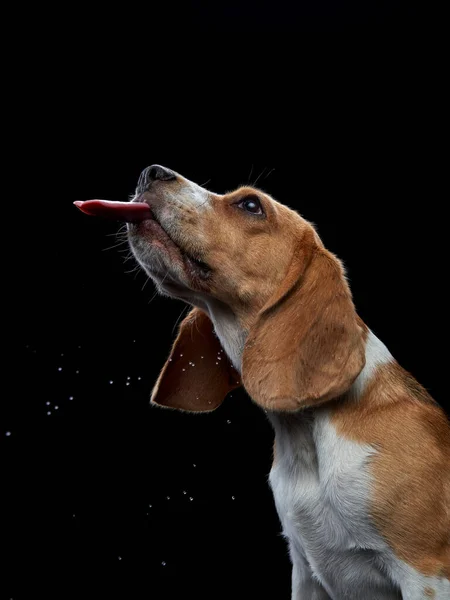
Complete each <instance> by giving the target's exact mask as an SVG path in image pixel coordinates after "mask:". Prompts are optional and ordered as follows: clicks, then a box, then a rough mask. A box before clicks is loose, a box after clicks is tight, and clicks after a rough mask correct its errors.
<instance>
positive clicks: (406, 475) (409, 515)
mask: <svg viewBox="0 0 450 600" xmlns="http://www.w3.org/2000/svg"><path fill="white" fill-rule="evenodd" d="M332 422H333V423H334V425H335V427H336V429H337V432H338V434H339V435H342V436H344V437H346V438H348V439H351V440H353V441H356V442H359V443H363V444H371V445H372V446H374V447H375V448H376V449H378V450H379V452H378V453H377V454H376V455H375V456H374V457H373V459H372V462H371V470H372V473H373V480H374V490H373V496H372V502H371V509H370V512H371V516H372V518H373V521H374V523H375V524H376V526H377V528H378V530H379V531H380V532H381V533H382V535H383V537H384V538H385V539H386V541H387V542H388V543H389V544H390V546H391V547H392V548H393V549H394V551H395V553H396V555H397V556H398V557H399V558H401V559H402V560H404V561H406V562H407V563H409V564H410V565H412V566H413V567H415V568H416V569H417V570H419V571H420V572H422V573H424V574H425V575H435V576H444V577H449V576H450V513H449V507H450V429H449V424H448V421H447V419H446V417H445V414H444V413H443V411H442V410H441V409H440V408H439V406H438V405H437V404H435V402H434V401H433V400H432V398H431V397H430V396H429V395H428V393H427V392H426V391H425V390H424V388H423V387H422V386H420V384H418V383H417V381H416V380H415V379H414V378H413V377H412V376H411V375H410V374H409V373H407V372H406V371H405V370H404V369H403V368H402V367H400V365H398V364H397V363H395V362H393V363H391V364H388V365H383V366H382V367H380V368H378V369H377V371H376V373H375V375H374V377H373V378H372V380H371V382H370V383H369V385H368V387H367V388H366V390H365V392H364V393H363V394H362V396H361V397H359V398H357V399H351V398H348V399H346V400H342V399H341V400H338V401H336V402H335V403H334V407H333V417H332Z"/></svg>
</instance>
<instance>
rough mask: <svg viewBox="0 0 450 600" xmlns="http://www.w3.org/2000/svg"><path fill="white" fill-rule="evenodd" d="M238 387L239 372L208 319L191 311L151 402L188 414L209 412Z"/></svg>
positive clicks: (197, 311) (197, 312) (198, 310)
mask: <svg viewBox="0 0 450 600" xmlns="http://www.w3.org/2000/svg"><path fill="white" fill-rule="evenodd" d="M240 385H241V377H240V375H239V372H238V371H236V369H235V368H234V367H233V366H232V364H231V362H230V361H229V359H228V357H227V355H226V354H225V352H224V351H223V349H222V346H221V344H220V342H219V339H218V338H217V336H216V335H215V333H214V328H213V324H212V322H211V320H210V318H209V317H208V315H207V314H206V313H205V312H203V311H202V310H200V309H199V308H194V309H193V310H191V311H190V313H189V314H188V315H187V316H186V317H185V318H184V320H183V321H182V322H181V324H180V327H179V332H178V336H177V338H176V340H175V342H174V344H173V346H172V350H171V353H170V356H169V358H168V359H167V361H166V363H165V365H164V367H163V369H162V371H161V373H160V375H159V377H158V380H157V381H156V383H155V386H154V388H153V391H152V396H151V402H152V403H153V404H158V405H160V406H164V407H166V408H178V409H180V410H185V411H189V412H204V411H211V410H214V409H215V408H217V407H218V406H219V405H220V404H221V403H222V402H223V400H224V398H225V396H226V395H227V394H228V393H229V392H230V391H231V390H233V389H235V388H237V387H239V386H240Z"/></svg>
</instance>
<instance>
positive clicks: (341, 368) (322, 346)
mask: <svg viewBox="0 0 450 600" xmlns="http://www.w3.org/2000/svg"><path fill="white" fill-rule="evenodd" d="M364 356H365V353H364V331H363V329H362V328H361V327H360V326H359V325H358V322H357V318H356V313H355V310H354V307H353V302H352V299H351V294H350V291H349V289H348V286H347V283H346V281H345V279H344V276H343V272H342V267H341V265H340V263H339V261H338V260H337V259H336V258H335V257H334V256H333V255H332V254H331V253H330V252H328V251H327V250H325V249H324V248H323V246H321V245H319V244H317V242H316V239H315V236H314V235H313V234H312V232H310V231H306V232H305V233H304V234H303V237H302V239H301V240H299V243H298V245H297V251H296V252H295V253H294V256H293V260H292V263H291V265H290V267H289V270H288V273H287V276H286V277H285V279H284V281H283V283H282V285H281V286H280V287H279V288H278V289H277V290H276V292H275V294H274V295H273V296H272V297H271V298H270V299H269V302H268V303H267V304H266V305H265V306H264V307H263V309H262V310H261V311H260V313H259V314H258V318H257V320H256V322H255V324H254V325H253V328H252V329H251V330H250V334H249V336H248V339H247V343H246V346H245V350H244V355H243V361H242V374H243V381H244V386H245V388H246V390H247V391H248V393H249V394H250V395H251V397H252V398H253V399H254V400H255V401H256V402H257V403H258V404H260V405H262V406H263V407H265V408H268V409H270V410H282V411H293V410H298V409H299V408H304V407H309V406H313V405H318V404H322V403H323V402H326V401H327V400H330V398H335V397H336V396H339V395H340V394H342V393H343V392H345V391H346V390H348V388H349V387H350V386H351V384H352V383H353V381H354V380H355V378H356V377H357V375H358V374H359V373H360V371H361V369H362V368H363V366H364V362H365V358H364Z"/></svg>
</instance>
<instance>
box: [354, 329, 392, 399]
mask: <svg viewBox="0 0 450 600" xmlns="http://www.w3.org/2000/svg"><path fill="white" fill-rule="evenodd" d="M393 360H394V357H393V356H392V354H391V353H390V352H389V350H388V349H387V348H386V346H385V345H384V344H383V342H382V341H381V340H379V339H378V338H377V336H376V335H375V334H374V333H373V332H372V331H370V330H369V334H368V336H367V341H366V364H365V365H364V368H363V370H362V371H361V373H360V374H359V375H358V377H357V378H356V379H355V381H354V383H353V385H352V387H351V388H350V390H349V393H350V394H351V395H352V396H353V397H359V396H360V395H361V394H362V393H363V392H364V389H365V387H366V385H367V384H368V382H369V381H370V380H371V379H372V377H373V374H374V373H375V371H376V369H377V368H378V367H379V366H380V365H384V364H386V363H389V362H392V361H393Z"/></svg>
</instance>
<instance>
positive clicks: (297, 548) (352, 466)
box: [269, 410, 384, 597]
mask: <svg viewBox="0 0 450 600" xmlns="http://www.w3.org/2000/svg"><path fill="white" fill-rule="evenodd" d="M269 418H270V420H271V421H272V424H273V425H274V428H275V436H276V437H275V440H276V442H275V460H274V464H273V467H272V470H271V473H270V477H269V481H270V485H271V487H272V490H273V494H274V499H275V505H276V508H277V511H278V515H279V518H280V521H281V524H282V527H283V533H284V535H285V536H286V537H287V538H288V539H289V545H290V551H291V556H292V559H293V561H294V560H296V558H297V559H299V560H302V559H303V558H304V559H306V561H307V562H308V563H309V565H310V567H311V569H312V572H313V573H314V575H315V577H316V578H317V579H319V581H323V582H327V585H329V586H330V587H331V588H332V587H333V585H334V584H333V582H334V581H336V582H338V581H339V582H343V581H344V580H345V573H342V572H340V569H341V565H346V564H347V565H348V564H351V565H354V566H355V569H353V567H352V566H350V571H351V576H352V578H353V584H354V583H355V577H357V578H358V579H360V580H361V582H363V581H366V580H367V579H370V580H372V581H373V580H374V579H377V578H379V570H378V567H377V565H375V563H376V556H377V551H378V550H381V549H382V547H383V546H384V544H383V542H382V540H381V539H379V537H378V535H377V534H376V532H375V531H374V530H373V528H372V526H371V524H370V522H369V517H368V496H369V490H370V474H369V471H368V463H369V461H370V456H371V454H372V452H373V451H372V450H371V449H370V448H368V447H366V446H361V445H358V444H354V443H352V442H349V441H347V440H343V439H340V438H339V436H337V434H336V432H335V430H334V428H333V426H332V424H331V423H330V420H329V417H328V414H327V411H326V410H323V411H320V410H316V411H315V412H310V413H308V412H304V413H303V414H301V415H300V416H298V415H295V416H294V415H286V416H279V415H277V416H273V415H270V416H269ZM380 583H381V584H382V581H380ZM339 585H341V584H339ZM344 585H345V584H344ZM380 597H381V596H380Z"/></svg>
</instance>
